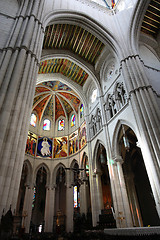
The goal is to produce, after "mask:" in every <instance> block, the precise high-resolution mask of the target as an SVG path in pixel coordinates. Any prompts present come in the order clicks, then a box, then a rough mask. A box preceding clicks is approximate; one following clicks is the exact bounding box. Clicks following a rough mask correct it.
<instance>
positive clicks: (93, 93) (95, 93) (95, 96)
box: [91, 89, 97, 103]
mask: <svg viewBox="0 0 160 240" xmlns="http://www.w3.org/2000/svg"><path fill="white" fill-rule="evenodd" d="M96 98H97V89H94V90H93V92H92V96H91V101H92V103H94V102H95V101H96Z"/></svg>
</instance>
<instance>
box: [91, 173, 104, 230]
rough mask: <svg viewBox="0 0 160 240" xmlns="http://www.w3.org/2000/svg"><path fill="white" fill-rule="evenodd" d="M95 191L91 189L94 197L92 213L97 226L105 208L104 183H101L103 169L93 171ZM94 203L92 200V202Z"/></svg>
mask: <svg viewBox="0 0 160 240" xmlns="http://www.w3.org/2000/svg"><path fill="white" fill-rule="evenodd" d="M91 188H93V189H94V191H91V193H92V198H93V199H94V205H92V215H93V217H94V218H93V220H94V225H93V226H96V225H97V224H98V221H99V214H101V210H102V209H103V207H104V206H103V196H102V185H101V171H99V170H98V169H95V170H94V172H93V185H92V187H91ZM91 203H92V202H91Z"/></svg>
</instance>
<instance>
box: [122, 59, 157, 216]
mask: <svg viewBox="0 0 160 240" xmlns="http://www.w3.org/2000/svg"><path fill="white" fill-rule="evenodd" d="M122 72H123V76H124V79H125V83H126V87H127V90H128V92H129V96H130V103H131V107H132V109H133V112H134V116H135V119H136V122H137V123H138V125H137V128H138V132H139V137H140V139H138V140H139V142H140V146H141V151H142V155H143V158H144V163H145V166H146V170H147V173H148V177H149V180H150V184H151V188H152V191H153V195H154V199H155V203H156V208H157V212H158V214H159V216H160V191H159V189H160V171H159V170H160V161H159V159H160V148H159V146H160V128H159V123H160V111H159V108H158V104H157V102H156V99H155V96H154V92H153V89H152V87H151V85H150V84H149V82H148V79H147V76H146V73H145V70H144V66H143V64H142V62H141V60H140V57H139V56H138V55H133V56H129V57H127V58H125V59H124V60H123V61H122Z"/></svg>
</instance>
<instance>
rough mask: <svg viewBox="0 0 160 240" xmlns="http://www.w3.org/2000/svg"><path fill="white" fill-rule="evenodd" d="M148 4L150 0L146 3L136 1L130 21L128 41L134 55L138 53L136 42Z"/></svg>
mask: <svg viewBox="0 0 160 240" xmlns="http://www.w3.org/2000/svg"><path fill="white" fill-rule="evenodd" d="M149 3H150V0H146V1H137V4H136V7H135V10H134V13H133V17H132V21H131V24H130V31H129V35H128V37H129V41H128V42H130V47H131V49H132V51H133V52H134V54H137V51H138V48H139V47H138V41H139V36H140V29H141V25H142V21H143V17H144V14H145V12H146V10H147V8H148V5H149Z"/></svg>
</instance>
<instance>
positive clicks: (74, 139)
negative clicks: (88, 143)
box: [69, 131, 78, 155]
mask: <svg viewBox="0 0 160 240" xmlns="http://www.w3.org/2000/svg"><path fill="white" fill-rule="evenodd" d="M77 151H78V131H75V132H74V133H72V134H71V135H70V136H69V155H71V154H74V153H76V152H77Z"/></svg>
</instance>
